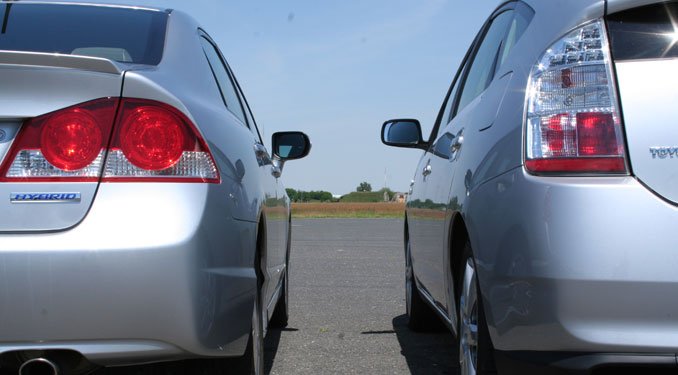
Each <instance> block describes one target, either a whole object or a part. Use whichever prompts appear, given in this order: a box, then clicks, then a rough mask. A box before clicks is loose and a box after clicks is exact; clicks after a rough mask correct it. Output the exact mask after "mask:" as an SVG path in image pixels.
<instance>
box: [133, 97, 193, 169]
mask: <svg viewBox="0 0 678 375" xmlns="http://www.w3.org/2000/svg"><path fill="white" fill-rule="evenodd" d="M183 128H184V127H183V126H182V123H181V120H180V119H179V118H178V117H177V116H175V115H174V114H173V113H172V112H169V111H164V110H162V109H160V108H156V107H151V106H145V107H138V108H135V109H134V110H131V111H126V113H124V118H123V119H122V127H121V129H120V147H121V149H122V152H123V153H124V154H125V156H127V159H128V160H129V161H130V163H132V164H134V165H135V166H137V167H139V168H141V169H146V170H150V171H158V170H162V169H167V168H169V167H171V166H173V165H175V164H176V163H177V162H178V161H179V158H181V155H182V154H183V152H184V148H185V147H184V144H185V139H186V136H185V135H184V129H183Z"/></svg>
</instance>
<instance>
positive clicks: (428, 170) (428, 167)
mask: <svg viewBox="0 0 678 375" xmlns="http://www.w3.org/2000/svg"><path fill="white" fill-rule="evenodd" d="M432 171H433V168H431V164H426V166H425V167H424V170H423V171H421V174H422V175H424V177H426V176H428V175H430V174H431V172H432Z"/></svg>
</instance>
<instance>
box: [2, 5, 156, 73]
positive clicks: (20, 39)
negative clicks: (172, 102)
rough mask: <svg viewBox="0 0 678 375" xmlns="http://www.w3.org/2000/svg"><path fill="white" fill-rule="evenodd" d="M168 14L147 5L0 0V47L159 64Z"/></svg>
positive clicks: (10, 49) (3, 48) (12, 49)
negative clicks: (9, 0) (148, 8)
mask: <svg viewBox="0 0 678 375" xmlns="http://www.w3.org/2000/svg"><path fill="white" fill-rule="evenodd" d="M167 16H168V15H167V13H165V12H161V11H152V10H147V9H131V8H116V7H105V6H83V5H56V4H21V3H11V4H8V3H4V4H2V5H0V23H1V24H0V27H1V29H0V50H8V51H29V52H46V53H62V54H72V55H84V56H94V57H103V58H107V59H111V60H115V61H120V62H127V63H137V64H146V65H157V64H158V63H159V62H160V60H161V58H162V52H163V47H164V44H165V29H166V27H167Z"/></svg>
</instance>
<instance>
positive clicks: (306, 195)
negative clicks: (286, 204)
mask: <svg viewBox="0 0 678 375" xmlns="http://www.w3.org/2000/svg"><path fill="white" fill-rule="evenodd" d="M285 190H286V191H287V196H289V197H290V200H291V201H292V202H310V201H320V202H331V201H332V200H333V197H332V193H330V192H329V191H322V190H320V191H302V190H295V189H289V188H288V189H285Z"/></svg>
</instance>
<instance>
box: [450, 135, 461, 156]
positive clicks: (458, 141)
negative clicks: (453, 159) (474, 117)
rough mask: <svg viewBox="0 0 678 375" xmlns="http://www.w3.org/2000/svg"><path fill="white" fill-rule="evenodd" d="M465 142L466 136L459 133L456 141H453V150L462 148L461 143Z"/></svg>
mask: <svg viewBox="0 0 678 375" xmlns="http://www.w3.org/2000/svg"><path fill="white" fill-rule="evenodd" d="M463 143H464V136H463V135H461V134H459V135H458V136H457V137H455V141H454V143H452V146H451V147H450V148H451V149H452V152H457V151H459V149H460V148H461V145H462V144H463Z"/></svg>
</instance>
